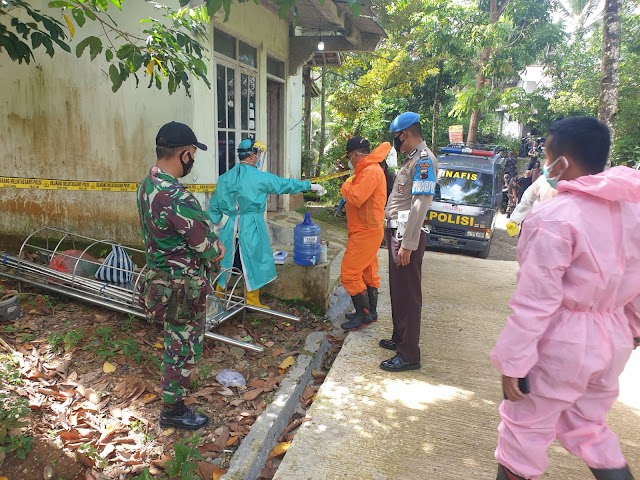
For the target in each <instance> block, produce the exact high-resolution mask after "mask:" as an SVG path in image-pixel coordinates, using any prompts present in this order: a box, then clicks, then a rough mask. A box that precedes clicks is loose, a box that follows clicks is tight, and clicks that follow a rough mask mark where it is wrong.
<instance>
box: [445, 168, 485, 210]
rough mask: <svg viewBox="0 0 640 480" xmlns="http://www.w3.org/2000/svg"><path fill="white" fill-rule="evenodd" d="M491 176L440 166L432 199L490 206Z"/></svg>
mask: <svg viewBox="0 0 640 480" xmlns="http://www.w3.org/2000/svg"><path fill="white" fill-rule="evenodd" d="M492 187H493V177H492V176H491V175H489V174H488V173H479V172H471V171H462V170H449V169H445V168H441V169H440V170H439V171H438V184H437V185H436V194H435V196H434V197H433V199H434V200H435V201H437V202H446V203H451V204H453V205H472V206H477V207H490V206H491V192H492V190H493V189H492Z"/></svg>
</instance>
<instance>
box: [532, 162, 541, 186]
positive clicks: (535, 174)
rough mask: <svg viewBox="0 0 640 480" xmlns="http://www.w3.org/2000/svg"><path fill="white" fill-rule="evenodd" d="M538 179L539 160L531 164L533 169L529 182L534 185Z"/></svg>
mask: <svg viewBox="0 0 640 480" xmlns="http://www.w3.org/2000/svg"><path fill="white" fill-rule="evenodd" d="M539 177H540V160H536V161H535V162H534V163H533V168H532V169H531V182H532V183H535V182H536V180H538V178H539Z"/></svg>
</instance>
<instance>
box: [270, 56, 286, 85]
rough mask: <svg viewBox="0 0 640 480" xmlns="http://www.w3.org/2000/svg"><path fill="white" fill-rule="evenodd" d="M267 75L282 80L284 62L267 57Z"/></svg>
mask: <svg viewBox="0 0 640 480" xmlns="http://www.w3.org/2000/svg"><path fill="white" fill-rule="evenodd" d="M267 73H268V74H269V75H272V76H274V77H277V78H281V79H283V80H284V62H281V61H280V60H278V59H276V58H273V57H271V56H268V57H267Z"/></svg>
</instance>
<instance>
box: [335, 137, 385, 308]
mask: <svg viewBox="0 0 640 480" xmlns="http://www.w3.org/2000/svg"><path fill="white" fill-rule="evenodd" d="M390 151H391V144H390V143H389V142H385V143H383V144H381V145H380V146H378V148H376V149H375V150H374V151H373V152H371V153H370V154H369V155H367V156H366V157H364V158H363V159H362V160H360V161H359V162H358V163H357V164H356V167H355V173H354V175H353V177H351V179H350V180H349V179H348V180H347V181H346V182H344V183H343V184H342V187H341V188H340V193H341V194H342V197H343V198H344V199H345V201H346V214H347V231H348V234H349V239H348V240H347V250H346V252H345V254H344V258H343V259H342V266H341V270H340V275H341V277H342V285H343V286H344V288H345V290H346V291H347V292H348V293H349V295H351V296H355V295H357V294H359V293H360V292H362V291H364V290H366V288H367V286H369V287H375V288H380V275H378V250H379V248H380V244H381V243H382V238H383V236H384V207H385V203H386V202H387V180H386V177H385V175H384V171H383V170H382V168H381V167H380V162H382V161H383V160H384V159H385V158H387V155H388V154H389V152H390Z"/></svg>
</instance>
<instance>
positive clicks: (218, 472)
mask: <svg viewBox="0 0 640 480" xmlns="http://www.w3.org/2000/svg"><path fill="white" fill-rule="evenodd" d="M214 467H215V470H214V472H213V475H211V480H220V479H221V478H222V475H224V474H225V473H227V471H226V470H225V469H224V468H220V467H218V466H217V465H214Z"/></svg>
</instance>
